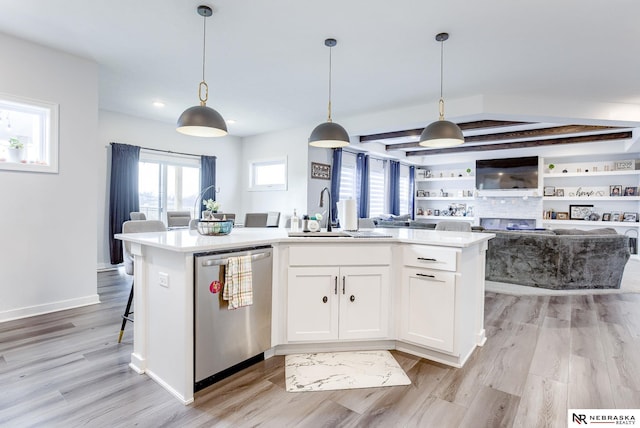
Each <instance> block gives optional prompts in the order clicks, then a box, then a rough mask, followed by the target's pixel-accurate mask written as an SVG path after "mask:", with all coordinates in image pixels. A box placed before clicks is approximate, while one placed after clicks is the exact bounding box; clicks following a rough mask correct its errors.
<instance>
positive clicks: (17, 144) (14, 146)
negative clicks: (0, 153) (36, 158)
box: [9, 137, 24, 149]
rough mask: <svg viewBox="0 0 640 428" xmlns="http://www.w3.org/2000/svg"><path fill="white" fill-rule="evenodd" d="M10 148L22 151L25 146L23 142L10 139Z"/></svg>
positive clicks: (13, 138)
mask: <svg viewBox="0 0 640 428" xmlns="http://www.w3.org/2000/svg"><path fill="white" fill-rule="evenodd" d="M9 148H11V149H22V148H24V144H22V142H21V141H20V140H19V139H17V138H15V137H12V138H9Z"/></svg>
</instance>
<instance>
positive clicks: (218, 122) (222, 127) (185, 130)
mask: <svg viewBox="0 0 640 428" xmlns="http://www.w3.org/2000/svg"><path fill="white" fill-rule="evenodd" d="M176 130H177V131H178V132H180V133H182V134H186V135H192V136H195V137H223V136H225V135H227V124H226V122H225V121H224V119H223V118H222V115H221V114H220V113H218V112H217V111H215V110H214V109H212V108H211V107H207V106H206V105H199V106H193V107H189V108H188V109H186V110H185V111H184V112H183V113H182V114H181V115H180V117H179V118H178V127H177V128H176Z"/></svg>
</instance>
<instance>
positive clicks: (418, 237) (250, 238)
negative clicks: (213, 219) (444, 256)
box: [115, 228, 495, 253]
mask: <svg viewBox="0 0 640 428" xmlns="http://www.w3.org/2000/svg"><path fill="white" fill-rule="evenodd" d="M368 230H370V231H372V232H379V233H381V234H385V235H391V237H390V238H388V237H387V238H383V237H381V238H352V237H313V238H306V237H295V238H293V237H292V238H290V237H289V236H288V234H287V232H288V230H287V229H284V228H234V229H233V230H232V231H231V233H230V234H229V235H224V236H203V235H200V234H199V233H198V232H197V231H196V230H188V229H174V230H169V231H167V232H149V233H120V234H117V235H115V237H116V238H117V239H121V240H123V241H128V242H132V243H137V244H141V245H148V246H151V247H157V248H164V249H167V250H171V251H176V252H183V253H196V252H201V251H212V250H224V249H230V248H239V247H247V246H257V245H269V244H278V243H288V244H293V243H295V244H299V243H303V242H304V243H313V242H316V243H344V244H349V243H353V244H366V243H381V242H388V243H397V242H402V243H409V244H422V245H438V246H444V247H457V248H464V247H471V246H473V245H477V244H479V243H481V242H483V241H488V240H489V239H491V238H493V237H494V236H495V235H494V234H492V233H479V232H445V231H436V230H424V229H396V228H392V229H386V228H376V229H368ZM312 234H313V232H310V233H309V235H312Z"/></svg>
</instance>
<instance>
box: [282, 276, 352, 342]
mask: <svg viewBox="0 0 640 428" xmlns="http://www.w3.org/2000/svg"><path fill="white" fill-rule="evenodd" d="M338 276H339V269H338V268H336V267H295V268H289V275H288V277H289V284H288V292H287V297H288V302H287V315H288V319H287V339H288V340H289V341H307V340H332V339H337V338H338V302H339V296H338V295H337V293H338Z"/></svg>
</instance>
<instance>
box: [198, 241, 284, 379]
mask: <svg viewBox="0 0 640 428" xmlns="http://www.w3.org/2000/svg"><path fill="white" fill-rule="evenodd" d="M271 253H272V248H271V247H270V246H262V247H252V248H241V249H236V250H231V251H229V250H226V251H218V252H208V253H200V254H195V257H194V263H195V269H194V270H195V283H194V287H195V290H194V293H193V295H194V300H195V301H194V331H195V333H194V334H195V340H194V347H195V349H194V359H195V361H194V375H195V376H194V383H195V384H194V390H195V391H199V390H200V389H202V388H205V387H207V386H209V385H211V384H212V383H214V382H217V381H219V380H221V379H224V378H225V377H227V376H229V375H231V374H233V373H235V372H237V371H239V370H242V369H243V368H245V367H248V366H250V365H251V364H254V363H256V362H258V361H262V360H263V359H264V351H266V350H267V349H269V348H271V272H272V266H271V264H272V255H271ZM244 255H251V271H252V277H253V279H252V283H253V305H251V306H245V307H241V308H238V309H233V310H229V309H228V305H227V301H225V300H223V299H222V290H220V291H219V292H214V291H216V288H215V285H214V282H215V281H220V275H221V269H220V268H221V266H223V265H226V264H227V260H228V258H229V257H236V256H244Z"/></svg>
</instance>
